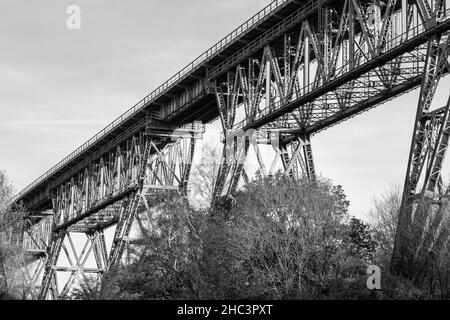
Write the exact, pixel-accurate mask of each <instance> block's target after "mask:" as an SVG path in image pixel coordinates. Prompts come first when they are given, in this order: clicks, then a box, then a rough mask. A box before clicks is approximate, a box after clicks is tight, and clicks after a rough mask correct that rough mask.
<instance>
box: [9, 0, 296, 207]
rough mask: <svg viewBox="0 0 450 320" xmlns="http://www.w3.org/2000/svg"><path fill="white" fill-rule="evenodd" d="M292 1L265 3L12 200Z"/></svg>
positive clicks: (279, 0) (19, 196)
mask: <svg viewBox="0 0 450 320" xmlns="http://www.w3.org/2000/svg"><path fill="white" fill-rule="evenodd" d="M292 1H294V0H275V1H273V2H271V3H270V4H269V5H267V6H266V7H265V8H264V9H262V10H261V11H259V12H258V13H257V14H256V15H254V16H253V17H252V18H250V19H249V20H247V21H246V22H244V23H243V24H242V25H241V26H239V27H238V28H237V29H235V30H234V31H233V32H231V33H230V34H228V35H227V36H226V37H225V38H223V39H222V40H220V41H219V42H218V43H216V44H215V45H214V46H213V47H211V48H210V49H208V50H207V51H205V52H204V53H203V54H201V55H200V56H199V57H198V58H197V59H195V60H194V61H192V62H191V63H190V64H189V65H187V66H186V67H184V68H183V69H182V70H181V71H179V72H178V73H177V74H175V75H174V76H173V77H171V78H170V79H169V80H167V81H166V82H164V83H163V84H162V85H161V86H159V87H158V88H157V89H156V90H154V91H153V92H152V93H150V94H149V95H147V96H146V97H144V98H143V99H142V100H141V101H139V102H138V103H137V104H136V105H134V106H133V107H132V108H131V109H129V110H128V111H127V112H125V113H124V114H122V115H121V116H120V117H119V118H117V119H116V120H114V121H113V122H112V123H111V124H109V125H108V126H107V127H105V128H104V129H103V130H102V131H100V132H99V133H97V134H96V135H95V136H93V137H92V138H91V139H89V140H88V141H87V142H86V143H84V144H83V145H82V146H81V147H79V148H78V149H76V150H75V151H74V152H72V153H71V154H70V155H68V156H67V157H65V158H64V159H63V160H62V161H60V162H59V163H58V164H56V165H55V166H54V167H53V168H51V169H50V170H49V171H47V172H46V173H44V174H43V175H41V176H40V177H39V178H38V179H36V180H35V181H34V182H32V183H31V184H30V185H29V186H27V187H26V188H25V189H24V190H22V191H21V192H20V193H18V194H17V195H16V196H15V197H14V199H13V202H16V201H18V200H19V199H20V198H21V197H22V196H23V195H25V194H26V193H28V192H29V191H30V190H32V189H33V188H35V187H36V186H37V185H39V184H40V183H42V182H43V181H44V180H46V179H47V178H48V177H50V176H51V175H53V174H54V173H55V172H57V171H58V170H59V169H61V168H62V167H63V166H64V165H66V164H67V163H68V162H70V161H71V160H73V159H74V158H75V157H77V156H78V155H80V154H81V153H83V152H84V151H85V150H86V149H88V148H89V147H90V146H92V145H93V144H95V143H96V142H97V141H99V140H100V138H101V137H104V136H105V135H107V134H108V133H110V132H111V131H113V130H114V129H115V128H116V127H118V126H119V125H120V124H122V123H123V122H125V121H127V120H128V119H129V118H131V117H132V116H133V115H134V114H136V113H137V112H139V111H140V110H142V108H144V106H145V105H147V104H148V103H149V102H150V101H152V100H154V99H155V98H156V97H158V96H160V95H161V94H163V93H164V92H167V90H169V89H171V88H172V87H173V86H174V84H176V83H177V82H178V81H180V80H181V79H182V78H183V77H185V76H186V75H188V74H189V73H191V72H192V71H193V70H195V69H196V68H198V67H199V66H200V65H201V64H202V63H204V62H205V61H207V60H208V59H209V58H211V57H212V56H214V55H215V54H216V53H217V52H218V51H220V50H222V49H224V48H225V47H226V46H227V45H229V44H230V43H231V42H233V41H234V40H235V39H237V38H238V37H240V36H242V35H243V34H244V33H245V32H247V31H248V30H250V29H251V28H252V27H253V26H254V25H255V24H257V23H259V22H261V21H262V20H264V19H265V18H266V17H268V16H269V15H270V14H271V13H273V12H274V11H276V10H277V9H279V8H280V7H281V6H283V5H286V4H287V3H290V2H292Z"/></svg>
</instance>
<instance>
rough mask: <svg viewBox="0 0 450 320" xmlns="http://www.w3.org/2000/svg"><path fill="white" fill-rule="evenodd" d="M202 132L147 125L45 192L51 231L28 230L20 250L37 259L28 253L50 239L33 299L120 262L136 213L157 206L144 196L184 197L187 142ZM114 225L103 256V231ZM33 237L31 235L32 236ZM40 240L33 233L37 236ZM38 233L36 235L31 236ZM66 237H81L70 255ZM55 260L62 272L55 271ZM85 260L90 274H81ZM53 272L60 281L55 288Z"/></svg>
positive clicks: (64, 290)
mask: <svg viewBox="0 0 450 320" xmlns="http://www.w3.org/2000/svg"><path fill="white" fill-rule="evenodd" d="M203 132H204V125H202V124H199V123H194V124H189V125H185V126H181V127H178V128H173V127H172V126H167V125H166V126H164V124H162V123H159V122H157V121H152V122H151V123H149V124H148V125H147V126H146V130H145V131H143V132H140V133H137V134H135V135H133V136H131V137H130V139H129V140H127V141H125V142H124V143H123V144H121V145H120V146H118V147H117V148H115V149H113V150H111V151H110V152H109V153H107V154H105V155H104V156H103V157H101V158H100V159H98V160H96V161H94V162H92V163H90V164H89V166H88V167H86V169H85V170H83V171H81V172H80V173H78V174H77V175H75V176H74V177H72V178H71V179H70V180H69V181H66V182H64V183H62V184H61V185H59V186H58V187H57V188H55V190H54V192H53V203H54V215H53V220H52V228H50V229H49V228H46V227H47V224H48V223H47V222H45V226H46V227H44V226H41V224H44V221H46V220H42V221H41V222H40V223H38V224H34V226H33V228H31V229H30V231H29V232H28V234H29V235H30V236H29V237H28V238H29V239H28V238H26V239H27V240H26V241H25V242H24V246H27V247H29V248H28V250H35V249H36V248H37V249H39V250H40V251H42V249H44V247H45V246H44V245H40V246H38V245H36V242H37V243H38V244H39V243H43V241H40V242H38V241H39V240H41V238H45V237H50V239H49V241H48V246H47V247H46V248H45V249H44V250H45V251H44V252H45V268H44V273H43V279H42V285H41V286H40V293H39V296H38V297H39V299H47V298H53V299H61V298H66V297H67V296H68V294H69V293H70V292H71V290H72V289H73V288H74V287H75V286H76V285H77V283H78V284H79V283H80V281H83V280H84V279H86V274H93V275H96V277H97V279H98V280H99V281H100V280H101V277H102V275H103V274H104V273H105V272H107V271H108V270H110V269H111V268H114V267H116V266H118V265H119V264H120V263H121V262H122V256H123V252H124V250H125V247H126V246H127V245H128V242H129V240H130V239H129V236H128V235H129V233H130V230H131V227H132V224H133V221H135V219H136V217H137V215H138V213H140V212H143V211H145V210H148V209H149V208H150V207H152V206H154V205H157V204H156V203H149V201H148V199H149V197H150V198H151V195H152V194H156V193H161V192H166V193H167V192H178V193H180V194H182V195H186V194H187V185H188V179H189V175H190V171H191V164H192V159H193V156H194V150H195V149H194V148H195V141H196V140H197V139H200V138H201V137H202V134H203ZM113 225H116V230H115V233H114V238H113V241H112V246H111V249H110V252H109V253H108V250H107V247H106V242H105V237H104V230H105V229H106V228H108V227H110V226H113ZM33 230H37V231H33ZM42 230H43V232H40V231H42ZM38 231H39V232H38ZM73 234H83V235H85V245H84V247H82V249H81V251H80V249H77V248H76V247H77V245H76V243H75V241H74V240H73V239H72V235H73ZM60 254H63V255H62V257H64V258H65V260H66V261H67V262H68V264H69V267H67V266H62V265H60V262H59V260H60V259H59V258H60ZM88 259H93V260H94V261H95V263H96V267H95V268H94V267H86V262H87V261H88ZM57 272H65V273H68V274H69V276H68V279H67V281H66V282H65V284H64V285H63V286H61V287H58V279H57Z"/></svg>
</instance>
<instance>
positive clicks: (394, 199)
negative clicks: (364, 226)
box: [369, 186, 450, 299]
mask: <svg viewBox="0 0 450 320" xmlns="http://www.w3.org/2000/svg"><path fill="white" fill-rule="evenodd" d="M401 200H402V193H401V189H400V187H399V186H391V187H390V188H389V189H388V190H387V191H386V192H385V193H384V194H382V195H381V196H380V197H378V198H376V199H375V200H374V207H373V209H372V210H370V212H369V216H370V218H371V222H370V224H371V227H372V228H371V229H372V230H373V234H374V239H375V241H376V242H377V243H378V247H377V249H376V251H375V254H374V263H375V264H377V265H379V266H380V267H381V268H382V269H383V270H385V279H387V281H386V282H385V290H384V292H386V295H387V296H388V297H389V298H403V299H412V298H441V299H448V298H449V297H450V250H449V247H450V243H449V239H448V229H449V221H450V215H449V210H448V207H445V206H444V207H443V208H441V210H436V211H434V210H432V206H431V205H430V202H427V201H420V202H419V205H420V206H421V209H422V210H424V212H425V214H426V215H428V216H430V217H433V218H434V220H436V218H439V215H438V214H437V213H442V216H440V219H439V221H440V225H441V228H439V229H436V228H435V226H434V224H433V223H428V224H427V225H426V226H425V229H424V230H423V231H424V232H423V233H424V235H425V236H424V238H425V239H426V238H428V239H434V238H435V239H436V240H437V241H435V243H437V242H438V240H439V239H446V240H443V241H444V243H443V244H441V245H439V247H440V248H442V249H440V250H436V251H434V250H426V252H421V253H420V254H419V258H420V260H419V261H420V262H421V264H420V265H419V263H416V265H415V267H417V269H418V270H419V271H420V272H421V281H417V279H413V278H409V279H405V278H403V277H398V276H396V275H391V274H389V272H388V270H389V264H390V261H391V257H392V252H393V247H394V241H395V234H396V231H397V223H398V214H399V211H400V206H401ZM447 206H448V203H447ZM425 241H426V240H424V241H423V243H425ZM422 248H426V247H425V246H423V247H422ZM431 248H433V246H431Z"/></svg>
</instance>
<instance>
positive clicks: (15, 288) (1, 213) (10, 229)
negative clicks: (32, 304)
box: [0, 171, 29, 299]
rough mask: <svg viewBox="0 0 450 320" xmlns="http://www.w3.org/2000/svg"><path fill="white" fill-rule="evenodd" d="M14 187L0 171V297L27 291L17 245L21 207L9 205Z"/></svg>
mask: <svg viewBox="0 0 450 320" xmlns="http://www.w3.org/2000/svg"><path fill="white" fill-rule="evenodd" d="M13 192H14V188H13V187H12V184H11V183H10V182H9V180H8V178H7V177H6V174H5V173H4V172H3V171H0V299H23V298H25V297H26V296H27V295H28V293H29V288H28V286H26V285H25V282H24V278H23V276H22V273H21V271H22V270H21V268H22V266H23V264H22V262H23V259H24V257H23V252H22V250H21V248H20V247H19V243H20V237H21V232H22V227H23V212H24V210H23V208H22V207H21V206H17V205H15V206H11V204H10V202H11V199H12V195H13Z"/></svg>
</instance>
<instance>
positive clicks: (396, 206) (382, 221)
mask: <svg viewBox="0 0 450 320" xmlns="http://www.w3.org/2000/svg"><path fill="white" fill-rule="evenodd" d="M401 201H402V193H401V189H400V186H398V185H392V186H391V187H390V188H389V189H388V190H386V191H385V192H384V193H383V194H382V195H381V196H379V197H378V198H375V199H374V204H373V208H372V209H371V210H370V211H369V218H370V225H371V227H372V230H373V234H374V239H375V241H376V242H377V244H378V247H377V250H376V252H375V255H374V259H375V261H374V263H375V264H377V265H379V266H381V267H383V268H385V269H388V268H389V263H390V260H391V256H392V251H393V249H394V240H395V233H396V230H397V222H398V213H399V211H400V205H401Z"/></svg>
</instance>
